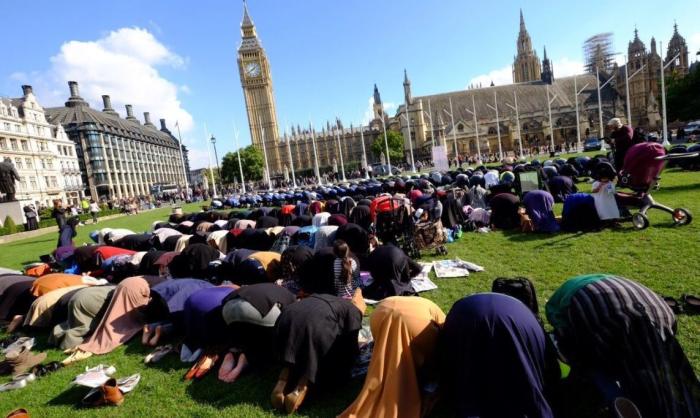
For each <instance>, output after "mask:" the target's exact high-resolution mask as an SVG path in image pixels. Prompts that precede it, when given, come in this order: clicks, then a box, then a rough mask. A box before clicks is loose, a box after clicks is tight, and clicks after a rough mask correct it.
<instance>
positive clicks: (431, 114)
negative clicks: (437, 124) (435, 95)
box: [428, 99, 435, 147]
mask: <svg viewBox="0 0 700 418" xmlns="http://www.w3.org/2000/svg"><path fill="white" fill-rule="evenodd" d="M428 120H429V121H430V145H431V146H432V147H435V136H434V135H435V131H434V130H433V112H432V110H431V109H430V99H428Z"/></svg>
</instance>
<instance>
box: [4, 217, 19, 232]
mask: <svg viewBox="0 0 700 418" xmlns="http://www.w3.org/2000/svg"><path fill="white" fill-rule="evenodd" d="M2 225H3V227H4V229H5V231H6V232H7V234H8V235H9V234H14V233H16V232H17V225H16V224H15V221H14V220H13V219H12V218H10V215H7V217H6V218H5V222H3V224H2Z"/></svg>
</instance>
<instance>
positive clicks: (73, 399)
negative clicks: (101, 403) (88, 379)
mask: <svg viewBox="0 0 700 418" xmlns="http://www.w3.org/2000/svg"><path fill="white" fill-rule="evenodd" d="M89 391H90V388H86V387H83V386H71V387H70V388H68V389H66V390H64V391H63V392H61V393H60V394H59V395H58V396H56V397H55V398H53V399H51V400H50V401H48V402H47V405H50V406H58V405H70V406H75V407H76V408H80V407H81V406H82V405H81V403H80V401H81V400H82V399H83V398H84V397H85V395H87V393H88V392H89Z"/></svg>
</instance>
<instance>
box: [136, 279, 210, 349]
mask: <svg viewBox="0 0 700 418" xmlns="http://www.w3.org/2000/svg"><path fill="white" fill-rule="evenodd" d="M210 287H214V285H213V284H211V283H209V282H206V281H204V280H198V279H177V280H165V281H163V282H161V283H158V284H157V285H155V286H153V287H152V288H151V293H150V300H149V301H148V304H147V305H146V308H145V310H144V315H145V320H146V323H147V324H146V325H145V326H144V327H143V333H144V335H143V338H142V342H143V343H144V344H145V345H151V346H156V345H158V343H159V341H160V339H161V338H162V337H163V336H166V335H168V334H171V333H174V332H176V331H177V330H181V329H182V326H183V315H184V314H183V312H184V309H185V302H186V301H187V299H188V298H189V297H190V295H192V294H193V293H194V292H196V291H197V290H200V289H204V288H210Z"/></svg>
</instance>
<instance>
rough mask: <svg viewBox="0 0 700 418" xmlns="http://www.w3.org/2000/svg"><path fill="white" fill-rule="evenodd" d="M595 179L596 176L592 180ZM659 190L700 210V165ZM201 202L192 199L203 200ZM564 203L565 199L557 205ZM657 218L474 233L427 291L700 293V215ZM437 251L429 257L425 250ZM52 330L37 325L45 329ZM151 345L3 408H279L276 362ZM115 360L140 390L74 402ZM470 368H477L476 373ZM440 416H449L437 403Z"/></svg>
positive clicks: (226, 411) (689, 339) (127, 223)
mask: <svg viewBox="0 0 700 418" xmlns="http://www.w3.org/2000/svg"><path fill="white" fill-rule="evenodd" d="M581 187H582V188H584V189H586V188H587V187H588V186H587V185H583V186H581ZM654 196H655V197H656V198H657V200H659V201H660V202H662V203H666V204H668V205H670V206H684V207H686V208H688V209H690V210H691V211H692V212H694V213H695V214H697V215H699V216H700V173H698V172H679V171H674V170H670V171H668V172H665V173H664V176H663V179H662V183H661V190H659V191H658V192H656V193H654ZM195 208H198V205H192V206H190V207H186V208H185V210H194V209H195ZM558 210H560V208H558ZM168 213H169V209H160V210H156V211H152V212H147V213H143V214H141V215H138V216H132V217H124V218H120V219H115V220H111V221H105V222H103V223H100V224H98V225H99V226H100V227H104V226H109V227H126V228H131V229H133V230H135V231H142V230H147V229H149V228H150V225H151V223H152V222H153V221H154V220H156V219H164V218H165V217H166V215H167V214H168ZM650 218H651V222H652V225H651V227H650V228H649V229H647V230H645V231H635V230H633V229H632V227H631V225H630V224H625V226H624V228H622V229H619V230H606V231H603V232H598V233H588V234H568V233H567V234H564V233H562V234H557V235H552V236H548V235H537V234H520V233H515V232H513V233H510V232H493V233H489V234H475V233H469V234H465V235H464V237H463V238H462V239H461V240H460V241H459V242H457V243H454V244H448V250H449V256H450V257H455V256H458V257H460V258H462V259H464V260H469V261H473V262H475V263H478V264H480V265H483V266H484V267H485V268H486V271H485V272H483V273H476V274H473V275H472V276H470V277H469V278H465V279H436V280H435V282H436V283H437V285H438V286H439V287H440V288H439V289H438V290H435V291H432V292H427V293H424V294H423V296H425V297H427V298H429V299H432V300H434V301H435V302H436V303H438V304H439V305H440V306H441V307H442V308H443V310H444V311H445V312H447V311H448V310H449V309H450V306H451V305H452V303H454V302H455V301H456V300H458V299H460V298H462V297H463V296H465V295H469V294H471V293H474V292H482V291H487V290H490V288H491V282H492V281H493V279H494V278H496V277H502V276H526V277H529V278H531V279H532V280H533V281H534V283H535V286H536V287H537V293H538V297H539V301H540V306H541V307H542V309H543V307H544V304H545V302H546V301H547V298H548V297H549V295H551V294H552V293H553V292H554V290H555V289H556V288H557V287H558V286H559V285H560V284H561V283H562V282H563V281H564V280H565V279H566V278H568V277H571V276H574V275H578V274H583V273H592V272H607V273H613V274H617V275H621V276H624V277H628V278H631V279H634V280H637V281H639V282H641V283H643V284H644V285H646V286H648V287H650V288H651V289H653V290H655V291H656V292H658V293H660V294H663V295H672V296H675V297H677V298H678V297H679V296H680V295H681V294H683V293H694V294H698V293H700V285H699V283H700V282H699V281H698V275H697V271H698V267H699V264H698V260H700V220H698V221H696V222H694V223H693V224H691V225H689V226H685V227H680V228H677V227H674V226H673V225H672V222H671V219H670V216H668V215H666V214H663V213H657V212H652V213H651V215H650ZM91 229H92V225H87V226H86V227H83V228H81V230H80V232H79V234H78V237H77V238H76V243H82V242H87V241H88V238H87V234H88V233H89V231H90V230H91ZM55 235H56V234H55V233H51V234H47V235H45V236H41V237H38V238H34V239H31V240H24V241H18V242H14V243H10V244H4V245H2V246H0V266H3V267H15V268H17V267H20V266H21V264H22V263H23V262H25V261H31V260H35V259H36V258H37V257H38V255H39V254H44V253H48V252H50V251H51V250H52V249H53V247H54V245H55V241H56V236H55ZM426 259H428V257H426ZM678 322H679V326H678V338H679V340H680V342H681V344H682V345H683V347H684V349H685V352H686V354H687V355H688V357H689V358H690V360H691V362H692V364H693V367H694V368H695V370H696V372H699V371H700V316H688V315H680V316H679V317H678ZM45 334H46V332H42V333H38V334H37V335H45ZM38 349H40V350H47V352H48V355H49V357H48V360H61V359H63V358H65V355H63V354H62V353H61V352H60V351H58V350H55V349H51V348H49V347H47V346H46V345H44V344H43V339H42V344H41V345H39V347H38ZM146 353H147V350H145V349H144V348H142V347H141V345H140V342H138V341H132V343H130V344H128V345H127V346H125V347H121V348H119V349H117V350H116V351H114V352H113V353H110V354H108V355H104V356H96V357H92V358H90V359H88V360H86V361H83V362H82V363H79V364H76V365H73V366H70V367H67V368H65V369H62V370H60V371H58V372H56V373H55V374H53V375H50V376H48V377H45V378H41V379H38V380H37V381H36V382H34V383H31V384H30V386H28V387H27V388H25V389H22V390H19V391H15V392H9V393H3V394H0V415H1V414H4V413H6V412H7V411H9V410H11V409H13V408H16V407H25V408H28V409H29V410H30V412H31V413H32V416H35V417H59V416H72V417H110V416H133V417H136V416H156V417H209V416H211V417H214V416H231V417H266V416H274V415H276V414H275V413H274V412H273V411H272V410H271V408H270V405H269V392H270V390H271V389H272V386H273V385H274V379H275V370H274V369H273V370H269V371H264V372H260V373H256V374H249V375H246V376H244V377H242V378H241V379H240V380H239V381H238V382H237V383H235V384H232V385H226V384H223V383H220V382H218V381H217V380H216V377H215V375H210V376H207V377H206V378H205V379H203V380H202V381H199V382H183V381H182V376H183V375H184V374H185V372H186V370H187V367H186V366H185V365H184V364H181V363H180V362H179V361H178V360H177V359H176V358H175V357H170V358H167V359H165V360H164V361H162V362H161V363H159V364H157V365H155V366H148V367H146V366H144V364H143V356H144V355H145V354H146ZM99 363H106V364H114V365H116V367H117V370H118V372H117V375H118V376H120V377H121V376H126V375H128V374H132V373H136V372H139V373H141V374H142V380H141V383H140V384H139V386H138V387H137V388H136V390H135V391H134V392H133V393H131V394H128V395H126V400H125V402H124V404H123V405H122V406H121V407H119V408H113V409H99V410H88V409H78V408H76V407H75V405H76V404H78V403H79V401H80V399H81V398H82V396H83V395H84V394H85V392H86V390H85V389H84V388H72V387H71V385H70V381H71V379H72V378H73V377H74V376H75V375H77V374H78V373H80V371H81V370H83V368H84V367H85V366H94V365H97V364H99ZM467 378H468V377H467ZM361 384H362V381H361V380H356V381H352V382H348V384H347V385H345V386H343V387H340V388H333V389H332V390H328V391H325V392H323V393H322V394H317V395H316V396H312V397H311V398H310V399H308V401H307V402H306V403H305V406H304V407H303V408H302V409H301V411H300V413H299V415H300V416H309V417H331V416H335V415H336V414H337V413H339V412H341V411H342V410H343V409H344V408H345V407H346V406H347V405H349V404H350V403H351V402H352V400H353V399H354V397H355V396H356V395H357V392H358V390H359V388H360V386H361ZM570 398H571V402H570V403H571V406H570V408H568V409H571V410H573V411H575V412H573V413H572V414H571V415H570V416H574V417H581V418H583V417H592V416H601V415H599V414H596V413H595V412H591V411H593V410H595V407H594V405H595V402H594V401H592V400H591V398H590V396H586V395H583V394H581V393H580V392H576V391H572V392H571V395H570ZM434 415H435V416H450V414H449V413H448V411H446V410H445V409H444V408H438V411H437V412H436V413H435V414H434Z"/></svg>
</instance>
